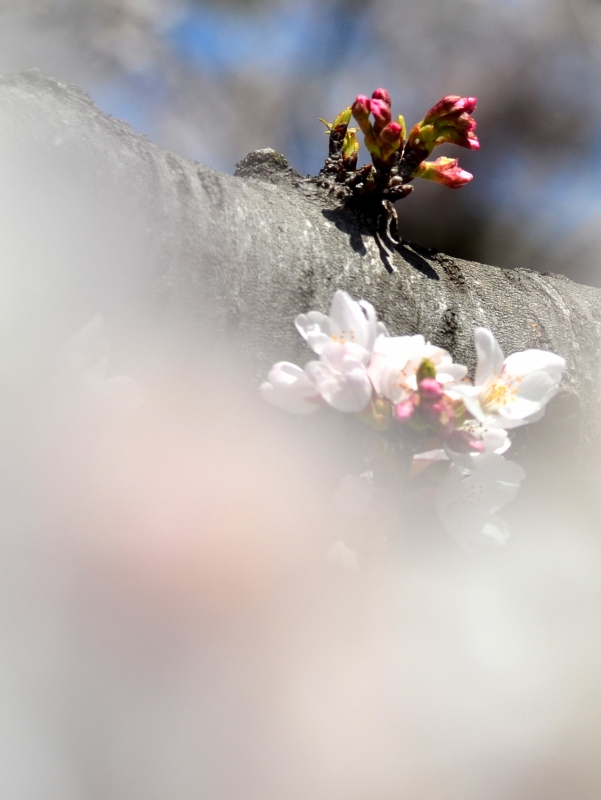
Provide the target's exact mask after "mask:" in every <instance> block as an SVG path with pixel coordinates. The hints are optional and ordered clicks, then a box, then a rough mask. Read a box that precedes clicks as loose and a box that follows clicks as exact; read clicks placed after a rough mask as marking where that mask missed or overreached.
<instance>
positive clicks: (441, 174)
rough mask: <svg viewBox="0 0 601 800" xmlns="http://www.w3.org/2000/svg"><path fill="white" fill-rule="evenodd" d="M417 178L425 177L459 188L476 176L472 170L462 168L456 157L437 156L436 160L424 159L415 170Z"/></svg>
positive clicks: (450, 187)
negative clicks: (467, 170)
mask: <svg viewBox="0 0 601 800" xmlns="http://www.w3.org/2000/svg"><path fill="white" fill-rule="evenodd" d="M415 177H416V178H424V179H425V180H428V181H434V182H435V183H442V185H443V186H447V187H448V188H449V189H459V188H460V187H461V186H465V184H466V183H469V182H470V181H471V180H472V178H473V177H474V176H473V175H472V174H471V172H466V170H464V169H461V167H460V166H459V162H458V160H457V159H456V158H445V157H442V158H437V159H436V161H422V163H421V164H420V165H419V166H418V168H417V170H416V171H415Z"/></svg>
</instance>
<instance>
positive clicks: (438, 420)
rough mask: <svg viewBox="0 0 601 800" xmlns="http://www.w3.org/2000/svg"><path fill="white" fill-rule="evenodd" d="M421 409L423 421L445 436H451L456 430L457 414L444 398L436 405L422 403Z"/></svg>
mask: <svg viewBox="0 0 601 800" xmlns="http://www.w3.org/2000/svg"><path fill="white" fill-rule="evenodd" d="M419 408H420V414H421V417H422V419H424V421H425V422H427V423H429V424H430V425H433V426H435V427H436V429H437V430H438V431H439V432H440V433H441V434H442V435H443V436H448V435H450V433H451V432H452V431H453V430H454V428H455V412H454V411H453V409H452V408H451V406H450V404H449V403H448V402H447V401H446V400H445V398H444V397H442V398H441V399H440V400H437V401H436V402H435V403H422V404H421V405H420V407H419Z"/></svg>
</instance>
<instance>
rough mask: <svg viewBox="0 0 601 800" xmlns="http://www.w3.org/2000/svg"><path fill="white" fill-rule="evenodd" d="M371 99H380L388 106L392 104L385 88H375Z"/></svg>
mask: <svg viewBox="0 0 601 800" xmlns="http://www.w3.org/2000/svg"><path fill="white" fill-rule="evenodd" d="M372 99H373V100H382V102H384V103H386V105H387V106H388V108H390V107H391V106H392V100H391V98H390V95H389V94H388V92H387V91H386V89H376V90H375V92H374V93H373V94H372Z"/></svg>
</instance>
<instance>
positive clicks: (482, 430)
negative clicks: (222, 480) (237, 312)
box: [260, 291, 565, 544]
mask: <svg viewBox="0 0 601 800" xmlns="http://www.w3.org/2000/svg"><path fill="white" fill-rule="evenodd" d="M295 325H296V328H297V330H298V332H299V333H300V335H301V336H302V337H303V339H304V340H305V341H306V342H307V344H308V346H309V347H310V349H311V350H312V351H313V353H314V354H315V355H316V356H317V358H315V359H314V360H312V361H309V362H308V363H307V364H306V365H305V366H304V368H302V367H299V366H297V365H296V364H292V363H289V362H285V361H282V362H279V363H277V364H275V365H274V366H273V368H272V369H271V371H270V372H269V375H268V378H267V381H266V382H265V383H263V384H262V386H261V388H260V392H261V395H262V396H263V397H264V398H265V399H266V400H268V401H269V402H270V403H272V404H274V405H276V406H278V407H280V408H282V409H284V410H286V411H290V412H293V413H297V414H311V413H314V412H316V411H317V410H318V409H319V408H321V407H328V406H329V407H331V408H333V409H335V410H337V411H342V412H346V413H353V414H357V415H358V416H359V417H360V418H361V419H362V420H363V421H367V422H370V423H371V424H372V425H373V426H374V427H376V428H377V429H380V430H384V429H388V428H390V427H391V426H403V425H404V426H409V427H411V428H412V430H413V431H418V432H421V433H423V441H424V442H426V441H427V440H428V441H431V440H432V438H433V437H434V439H435V441H436V444H437V446H436V447H435V448H434V449H432V448H430V450H428V451H427V452H423V453H420V452H417V451H416V456H415V458H416V460H417V461H422V462H430V461H440V460H446V461H448V462H449V463H450V467H449V469H448V471H447V472H446V474H445V476H444V477H443V478H442V479H441V481H440V483H439V485H438V488H437V496H436V507H437V511H438V515H439V517H440V519H441V521H442V522H443V524H444V526H445V527H446V529H447V530H448V531H449V532H450V533H451V534H453V535H454V536H456V537H457V538H458V539H459V540H460V541H461V542H462V543H463V544H469V543H470V542H472V541H474V540H484V541H486V540H488V541H496V542H497V543H503V542H504V541H505V540H506V538H507V535H508V531H507V526H506V524H505V523H504V522H503V520H501V519H499V518H498V517H497V515H496V512H497V511H498V509H499V508H501V507H502V506H504V505H505V504H506V503H507V502H509V501H510V500H511V499H512V498H513V497H514V496H515V494H516V492H517V490H518V488H519V485H520V483H521V481H522V480H523V478H524V472H523V470H522V468H521V467H520V466H519V465H518V464H515V463H514V462H512V461H508V460H506V459H505V457H504V455H503V454H504V453H505V452H506V451H507V449H508V448H509V446H510V444H511V440H510V438H509V435H508V431H509V430H511V429H513V428H516V427H518V426H521V425H525V424H527V423H530V422H534V421H536V420H538V419H540V418H541V417H542V415H543V414H544V411H545V406H546V404H547V403H548V401H549V400H550V399H551V398H552V397H553V396H554V395H555V394H556V393H557V390H558V388H559V384H560V382H561V378H562V375H563V372H564V369H565V361H564V359H563V358H561V357H560V356H558V355H555V354H554V353H550V352H547V351H543V350H524V351H522V352H519V353H514V354H512V355H510V356H508V357H507V358H505V357H504V355H503V352H502V350H501V348H500V346H499V344H498V342H497V340H496V339H495V337H494V335H493V334H492V333H491V331H489V330H488V329H486V328H476V329H475V332H474V339H475V346H476V353H477V367H476V373H475V378H474V381H473V382H472V381H470V379H469V378H468V376H467V368H466V367H465V366H463V365H461V364H456V363H454V362H453V359H452V356H451V355H450V354H449V353H448V352H447V351H446V350H444V349H443V348H441V347H437V346H436V345H433V344H430V343H429V342H426V340H425V339H424V337H423V336H421V335H419V334H418V335H413V336H390V335H389V334H388V332H387V330H386V327H385V326H384V324H383V323H382V322H379V321H378V319H377V316H376V312H375V310H374V308H373V306H372V305H371V304H370V303H368V302H366V301H363V300H362V301H359V302H357V301H355V300H353V299H352V298H351V297H350V296H349V295H348V294H347V293H346V292H343V291H337V292H336V294H335V295H334V298H333V301H332V305H331V308H330V313H329V315H326V314H323V313H321V312H319V311H310V312H309V313H307V314H299V316H297V318H296V321H295Z"/></svg>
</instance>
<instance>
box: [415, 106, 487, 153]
mask: <svg viewBox="0 0 601 800" xmlns="http://www.w3.org/2000/svg"><path fill="white" fill-rule="evenodd" d="M475 108H476V98H475V97H459V96H458V95H448V96H447V97H443V98H442V100H439V101H438V103H436V105H434V106H432V108H431V109H430V110H429V111H428V112H427V114H426V115H425V116H424V118H423V120H422V121H421V122H418V123H417V125H415V126H414V127H413V129H412V130H411V133H410V135H409V141H408V145H409V147H410V148H411V149H413V150H415V151H416V153H422V152H425V153H426V154H429V153H431V152H432V150H433V149H434V148H435V147H437V146H438V145H441V144H447V143H450V144H457V145H459V146H460V147H467V148H468V150H477V149H478V148H479V147H480V142H479V141H478V138H477V137H476V134H475V130H476V122H475V120H474V119H472V117H470V113H471V112H472V111H473V110H474V109H475Z"/></svg>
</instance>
